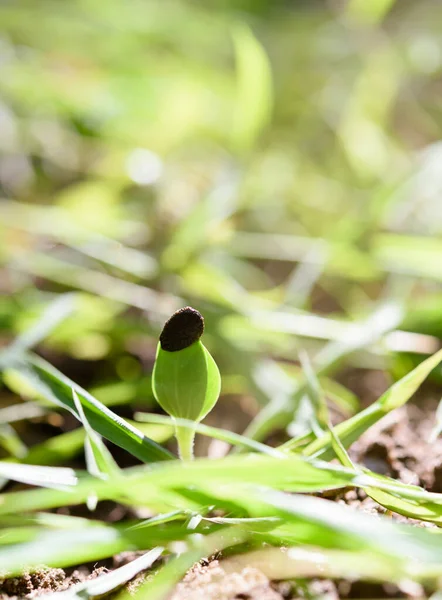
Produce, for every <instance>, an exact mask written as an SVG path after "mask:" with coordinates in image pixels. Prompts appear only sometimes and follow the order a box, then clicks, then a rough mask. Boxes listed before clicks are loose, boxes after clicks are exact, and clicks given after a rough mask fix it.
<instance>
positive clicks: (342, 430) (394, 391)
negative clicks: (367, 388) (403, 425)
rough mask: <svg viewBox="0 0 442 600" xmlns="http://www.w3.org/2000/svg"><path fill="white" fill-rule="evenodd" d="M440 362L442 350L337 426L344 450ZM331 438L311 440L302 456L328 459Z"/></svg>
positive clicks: (408, 395)
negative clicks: (370, 403) (369, 404)
mask: <svg viewBox="0 0 442 600" xmlns="http://www.w3.org/2000/svg"><path fill="white" fill-rule="evenodd" d="M441 360H442V350H439V352H436V354H433V356H430V357H429V358H427V359H426V360H424V361H423V362H422V363H421V364H420V365H418V366H417V367H416V368H415V369H413V371H411V372H410V373H408V374H407V375H406V376H405V377H403V378H402V379H400V380H399V381H397V382H396V383H395V384H394V385H393V386H392V387H391V388H390V389H389V390H387V391H386V392H385V394H383V395H382V396H381V397H380V398H379V399H378V400H377V401H376V402H374V403H373V404H372V405H371V406H369V407H367V408H366V409H364V410H363V411H361V412H360V413H358V414H357V415H355V416H353V417H351V418H350V419H347V420H346V421H343V422H342V423H339V425H337V426H336V428H335V431H336V434H337V435H338V436H339V438H340V440H341V442H342V444H343V445H344V447H346V448H348V447H349V446H350V445H351V444H352V443H353V442H354V441H355V440H357V439H358V438H359V437H360V436H361V435H362V433H364V431H366V430H367V429H368V428H369V427H371V426H372V425H374V423H376V422H377V421H379V420H380V419H381V418H382V417H383V416H385V415H386V414H388V413H389V412H390V411H392V410H394V409H395V408H399V407H400V406H402V405H404V404H405V403H406V402H408V400H409V399H410V398H411V397H412V395H413V394H414V393H415V392H416V390H417V389H418V388H419V386H420V385H421V384H422V382H423V381H424V380H425V378H426V377H428V375H429V374H430V373H431V371H432V370H433V369H434V368H436V367H437V365H438V364H439V363H440V362H441ZM289 448H290V442H289V443H288V444H285V445H284V449H289ZM331 452H332V450H331V435H330V433H326V434H325V435H324V436H323V437H322V438H319V439H317V440H314V441H313V442H311V444H309V445H308V446H307V447H306V448H305V449H304V450H303V454H305V455H306V456H313V455H315V456H316V457H318V456H320V457H321V458H323V459H327V458H330V456H331V455H332V454H331Z"/></svg>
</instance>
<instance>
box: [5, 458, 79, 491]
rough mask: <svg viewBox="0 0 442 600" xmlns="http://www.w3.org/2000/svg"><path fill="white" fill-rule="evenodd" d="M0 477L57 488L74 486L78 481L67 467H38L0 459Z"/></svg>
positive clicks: (73, 472) (72, 471)
mask: <svg viewBox="0 0 442 600" xmlns="http://www.w3.org/2000/svg"><path fill="white" fill-rule="evenodd" d="M0 477H4V478H5V479H12V480H14V481H20V482H21V483H27V484H29V485H40V486H43V487H51V488H58V489H66V487H70V486H75V485H76V484H77V482H78V478H77V476H76V474H75V471H74V470H73V469H70V468H68V467H40V466H38V465H22V464H15V463H8V462H4V461H0Z"/></svg>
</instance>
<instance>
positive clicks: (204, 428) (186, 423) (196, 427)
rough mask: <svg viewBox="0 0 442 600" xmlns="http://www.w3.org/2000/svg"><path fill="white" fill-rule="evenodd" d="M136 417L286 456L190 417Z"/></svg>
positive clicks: (266, 452) (138, 414) (269, 454)
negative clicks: (197, 421) (177, 426)
mask: <svg viewBox="0 0 442 600" xmlns="http://www.w3.org/2000/svg"><path fill="white" fill-rule="evenodd" d="M135 419H136V420H138V421H143V422H146V423H159V424H163V423H164V424H169V423H170V424H174V423H176V424H177V425H179V426H180V427H185V428H189V429H192V430H193V431H195V432H196V433H200V434H201V435H206V436H208V437H211V438H214V439H216V440H222V441H223V442H227V443H228V444H231V445H232V446H242V447H244V448H247V449H248V450H254V451H256V452H261V453H262V454H267V455H268V456H274V457H277V458H284V457H285V454H284V453H283V452H281V451H280V450H276V449H275V448H272V447H270V446H267V445H266V444H262V443H261V442H256V441H255V440H251V439H249V438H247V437H245V436H243V435H240V434H238V433H233V432H232V431H227V430H226V429H220V428H219V427H211V426H209V425H204V424H203V423H195V422H194V421H191V420H189V419H172V418H171V417H167V416H165V415H156V414H150V413H135Z"/></svg>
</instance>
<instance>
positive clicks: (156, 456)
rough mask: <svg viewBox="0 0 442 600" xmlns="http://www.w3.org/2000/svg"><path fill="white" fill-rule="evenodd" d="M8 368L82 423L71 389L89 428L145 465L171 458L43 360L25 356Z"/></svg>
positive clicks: (137, 430) (167, 453) (33, 356)
mask: <svg viewBox="0 0 442 600" xmlns="http://www.w3.org/2000/svg"><path fill="white" fill-rule="evenodd" d="M11 368H12V369H13V370H14V371H15V372H16V373H17V374H18V375H19V376H20V377H21V378H22V379H23V380H24V381H25V383H26V385H27V386H28V387H31V388H32V389H33V390H35V392H36V393H38V394H39V395H40V396H43V397H44V398H45V399H46V400H49V401H51V402H53V403H55V404H57V405H58V406H62V407H63V408H66V409H67V410H69V411H70V412H71V413H72V414H73V415H74V416H75V417H76V418H77V419H79V420H80V421H81V418H80V416H79V414H78V411H77V409H76V407H75V403H74V400H73V398H72V389H74V390H75V392H76V393H77V394H78V396H79V397H80V398H81V402H82V406H83V408H84V412H85V415H86V418H87V420H88V421H89V423H90V425H91V427H92V428H93V429H94V430H95V431H97V433H99V434H100V435H102V436H103V437H105V438H106V439H108V440H109V441H111V442H113V443H114V444H116V445H117V446H120V447H121V448H123V449H124V450H127V451H128V452H130V453H131V454H133V455H134V456H136V457H137V458H139V459H140V460H142V461H144V462H155V461H159V460H168V459H170V458H172V457H173V455H172V454H171V453H170V452H168V451H167V450H165V449H164V448H162V447H161V446H160V445H158V444H157V443H155V442H154V441H153V440H151V439H150V438H148V437H147V436H145V435H144V434H143V433H142V432H141V431H140V430H139V429H137V428H136V427H134V426H133V425H131V424H129V423H128V422H127V421H125V420H124V419H122V418H121V417H119V416H118V415H116V414H115V413H113V412H112V411H111V410H110V409H109V408H107V407H106V406H104V405H103V404H101V402H98V400H96V399H95V398H94V397H93V396H92V395H91V394H89V393H88V392H87V391H86V390H84V389H82V388H81V387H80V386H79V385H77V384H76V383H74V382H73V381H71V380H70V379H69V378H68V377H66V376H65V375H63V374H62V373H60V371H58V370H57V369H56V368H55V367H53V366H52V365H50V364H49V363H47V362H46V361H45V360H43V359H41V358H39V357H37V356H35V355H28V356H27V357H26V359H25V360H23V361H17V362H15V363H14V364H13V365H11Z"/></svg>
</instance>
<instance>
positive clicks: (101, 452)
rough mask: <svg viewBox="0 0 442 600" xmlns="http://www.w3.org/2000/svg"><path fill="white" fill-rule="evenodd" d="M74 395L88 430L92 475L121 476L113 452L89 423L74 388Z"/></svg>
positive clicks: (88, 451)
mask: <svg viewBox="0 0 442 600" xmlns="http://www.w3.org/2000/svg"><path fill="white" fill-rule="evenodd" d="M72 397H73V399H74V403H75V407H76V409H77V411H78V414H79V416H80V420H81V423H82V425H83V427H84V430H85V432H86V438H85V456H86V465H87V470H88V471H89V473H90V474H91V475H93V476H95V477H100V478H104V479H105V478H107V477H117V476H119V474H120V468H119V467H118V465H117V463H116V462H115V461H114V459H113V457H112V454H111V453H110V452H109V450H108V449H107V448H106V446H105V445H104V444H103V441H102V439H101V438H100V436H99V435H98V434H97V433H96V432H95V431H94V430H93V429H92V427H91V426H90V425H89V421H88V420H87V419H86V415H85V414H84V410H83V406H82V404H81V400H80V398H79V397H78V394H77V393H76V391H75V390H74V389H73V390H72Z"/></svg>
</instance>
